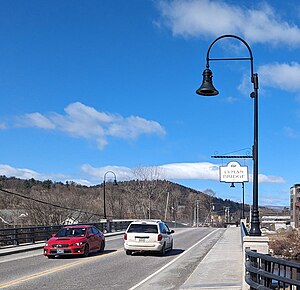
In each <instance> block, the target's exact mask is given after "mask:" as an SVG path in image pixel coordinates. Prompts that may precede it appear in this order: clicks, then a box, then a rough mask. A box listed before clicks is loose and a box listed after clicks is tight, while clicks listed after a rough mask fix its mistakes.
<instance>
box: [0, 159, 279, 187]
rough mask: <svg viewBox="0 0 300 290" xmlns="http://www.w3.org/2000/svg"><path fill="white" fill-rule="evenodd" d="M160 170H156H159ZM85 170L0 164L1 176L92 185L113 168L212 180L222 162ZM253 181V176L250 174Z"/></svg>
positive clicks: (262, 178) (119, 173) (130, 174)
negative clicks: (75, 174)
mask: <svg viewBox="0 0 300 290" xmlns="http://www.w3.org/2000/svg"><path fill="white" fill-rule="evenodd" d="M156 169H157V170H156ZM81 170H82V172H83V173H84V174H85V175H86V178H84V179H83V178H75V179H72V178H71V177H69V176H66V175H63V174H44V173H39V172H36V171H34V170H31V169H27V168H15V167H12V166H9V165H6V164H0V175H5V176H7V177H12V176H14V177H16V178H21V179H31V178H34V179H36V180H41V181H42V180H47V179H50V180H53V181H62V182H66V181H73V182H75V183H78V184H82V185H86V186H91V185H94V184H99V183H102V182H103V178H104V175H105V173H107V172H108V171H113V172H114V173H115V174H116V177H117V180H132V179H137V178H139V179H140V178H141V176H140V175H139V176H137V175H136V172H138V173H141V172H142V173H145V175H147V174H148V173H149V172H150V174H148V176H147V179H151V176H153V177H154V178H159V179H167V180H190V179H193V180H196V179H199V180H213V181H219V165H218V164H212V163H209V162H196V163H170V164H164V165H159V166H152V167H139V168H129V167H125V166H104V167H93V166H91V165H89V164H83V165H82V166H81ZM106 177H107V180H109V179H114V174H113V173H111V174H110V173H109V174H107V175H106ZM249 179H250V181H251V180H252V176H250V178H249ZM259 182H260V183H276V184H279V183H285V180H284V179H283V178H282V177H280V176H272V175H264V174H259Z"/></svg>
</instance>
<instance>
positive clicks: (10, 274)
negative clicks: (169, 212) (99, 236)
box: [0, 228, 224, 290]
mask: <svg viewBox="0 0 300 290" xmlns="http://www.w3.org/2000/svg"><path fill="white" fill-rule="evenodd" d="M223 232H224V229H214V228H182V229H179V228H178V229H175V234H174V249H173V251H172V252H167V254H166V255H165V256H163V257H160V256H158V255H154V254H142V253H136V254H134V255H133V256H127V255H125V252H124V250H123V239H122V238H123V237H122V236H114V237H109V238H107V239H106V248H105V251H104V252H103V253H101V254H93V255H91V256H89V257H87V258H77V257H67V258H62V257H60V258H57V259H51V260H50V259H47V258H46V257H44V256H43V255H42V250H41V249H40V250H35V251H31V252H25V253H19V254H13V255H10V256H3V257H0V289H22V290H33V289H39V290H42V289H59V290H62V289H68V290H73V289H89V290H96V289H97V290H99V289H105V290H109V289H131V290H133V289H150V288H151V289H179V288H180V286H181V285H182V284H183V283H184V282H185V281H186V279H187V278H188V277H189V276H190V274H191V273H192V272H193V270H194V269H195V268H196V267H197V265H198V264H199V262H200V261H201V260H202V259H203V257H204V256H205V254H206V253H207V252H208V251H209V250H210V248H211V247H212V246H213V245H214V244H215V243H216V242H217V240H218V239H219V238H220V236H221V235H222V234H223Z"/></svg>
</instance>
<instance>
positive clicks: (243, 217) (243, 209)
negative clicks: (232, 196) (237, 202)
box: [230, 182, 245, 219]
mask: <svg viewBox="0 0 300 290" xmlns="http://www.w3.org/2000/svg"><path fill="white" fill-rule="evenodd" d="M241 183H242V192H243V203H242V219H245V182H241ZM230 187H235V185H234V182H231V185H230Z"/></svg>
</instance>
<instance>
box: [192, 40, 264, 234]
mask: <svg viewBox="0 0 300 290" xmlns="http://www.w3.org/2000/svg"><path fill="white" fill-rule="evenodd" d="M223 38H235V39H237V40H239V41H241V42H242V43H243V44H244V45H245V46H246V47H247V49H248V51H249V55H250V56H249V57H231V58H210V57H209V53H210V50H211V48H212V46H213V45H214V44H215V43H216V42H217V41H218V40H220V39H223ZM211 60H249V61H250V70H251V83H253V92H251V94H250V97H251V98H252V99H253V100H254V142H253V146H252V159H253V210H252V216H251V220H252V222H251V229H250V231H249V235H251V236H261V231H260V228H259V211H258V75H257V73H254V72H253V56H252V51H251V49H250V46H249V45H248V43H247V42H246V41H245V40H243V39H242V38H240V37H239V36H236V35H231V34H226V35H222V36H219V37H218V38H216V39H215V40H214V41H213V42H212V43H211V44H210V46H209V48H208V50H207V54H206V69H205V70H204V72H203V82H202V85H201V87H200V88H199V89H198V90H197V91H196V93H197V94H199V95H202V96H216V95H218V94H219V92H218V90H216V89H215V87H214V86H213V83H212V71H211V70H210V69H209V61H211Z"/></svg>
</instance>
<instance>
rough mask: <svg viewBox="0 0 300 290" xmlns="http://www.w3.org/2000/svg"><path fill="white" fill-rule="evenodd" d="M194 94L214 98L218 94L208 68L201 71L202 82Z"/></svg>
mask: <svg viewBox="0 0 300 290" xmlns="http://www.w3.org/2000/svg"><path fill="white" fill-rule="evenodd" d="M196 93H197V94H198V95H201V96H216V95H218V94H219V92H218V90H217V89H216V88H215V87H214V85H213V83H212V71H211V70H210V69H209V68H206V69H205V70H204V71H203V82H202V85H201V87H200V88H199V89H198V90H197V91H196Z"/></svg>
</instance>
